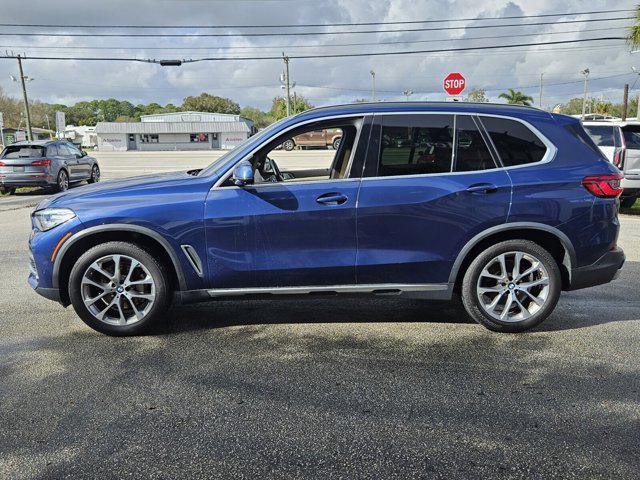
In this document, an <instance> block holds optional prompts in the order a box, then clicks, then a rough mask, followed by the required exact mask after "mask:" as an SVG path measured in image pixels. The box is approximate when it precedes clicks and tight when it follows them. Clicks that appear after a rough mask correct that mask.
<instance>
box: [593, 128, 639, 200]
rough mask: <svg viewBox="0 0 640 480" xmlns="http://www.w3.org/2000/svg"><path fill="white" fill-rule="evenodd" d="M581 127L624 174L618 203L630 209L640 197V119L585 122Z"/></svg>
mask: <svg viewBox="0 0 640 480" xmlns="http://www.w3.org/2000/svg"><path fill="white" fill-rule="evenodd" d="M583 126H584V129H585V130H586V132H587V133H588V134H589V136H590V137H591V138H592V139H593V141H594V142H595V144H596V145H597V146H598V148H599V149H600V150H601V151H602V153H603V154H604V155H605V156H606V157H607V159H608V160H609V161H610V162H611V163H613V164H614V165H615V166H616V167H618V168H619V169H620V170H621V171H622V173H624V179H623V180H622V188H623V189H624V190H623V192H622V196H621V197H620V205H621V206H622V207H623V208H631V207H632V206H633V204H634V203H635V201H636V200H637V199H638V197H639V196H640V122H622V121H620V120H608V119H604V120H600V121H593V122H584V123H583Z"/></svg>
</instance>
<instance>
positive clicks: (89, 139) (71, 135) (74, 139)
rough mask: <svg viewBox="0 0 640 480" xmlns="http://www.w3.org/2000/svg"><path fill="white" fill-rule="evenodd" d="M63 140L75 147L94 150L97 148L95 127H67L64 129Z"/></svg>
mask: <svg viewBox="0 0 640 480" xmlns="http://www.w3.org/2000/svg"><path fill="white" fill-rule="evenodd" d="M64 138H66V139H67V140H69V141H70V142H71V143H73V144H74V145H75V146H76V147H83V148H95V147H97V146H98V136H97V135H96V127H89V126H86V125H81V126H79V127H76V126H75V125H67V126H66V127H65V128H64Z"/></svg>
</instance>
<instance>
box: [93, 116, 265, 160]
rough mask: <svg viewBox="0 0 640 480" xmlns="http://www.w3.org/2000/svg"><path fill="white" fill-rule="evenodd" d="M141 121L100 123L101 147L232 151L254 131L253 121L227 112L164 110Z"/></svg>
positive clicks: (146, 149)
mask: <svg viewBox="0 0 640 480" xmlns="http://www.w3.org/2000/svg"><path fill="white" fill-rule="evenodd" d="M140 120H141V121H140V122H99V123H98V125H97V126H96V135H97V137H98V150H101V151H127V150H143V151H158V150H211V149H222V150H231V149H232V148H234V147H236V146H237V145H238V144H240V143H242V142H243V141H244V140H246V139H247V138H248V137H249V136H251V135H252V134H253V133H254V125H253V122H252V121H251V120H249V119H246V118H244V117H241V116H240V115H230V114H224V113H208V112H176V113H162V114H156V115H142V116H141V117H140Z"/></svg>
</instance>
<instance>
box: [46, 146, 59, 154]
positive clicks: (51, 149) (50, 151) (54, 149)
mask: <svg viewBox="0 0 640 480" xmlns="http://www.w3.org/2000/svg"><path fill="white" fill-rule="evenodd" d="M47 156H48V157H56V156H58V147H56V146H55V145H49V146H48V147H47Z"/></svg>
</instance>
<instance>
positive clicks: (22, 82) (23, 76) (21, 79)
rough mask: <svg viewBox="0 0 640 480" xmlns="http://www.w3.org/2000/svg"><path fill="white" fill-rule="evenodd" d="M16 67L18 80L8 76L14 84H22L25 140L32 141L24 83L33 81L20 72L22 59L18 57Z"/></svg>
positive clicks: (29, 114)
mask: <svg viewBox="0 0 640 480" xmlns="http://www.w3.org/2000/svg"><path fill="white" fill-rule="evenodd" d="M17 58H18V67H19V69H20V78H19V79H18V78H16V77H14V76H13V75H9V76H10V77H11V80H13V81H14V82H16V83H18V82H20V83H21V84H22V98H23V99H24V112H25V115H26V118H27V138H28V140H29V141H32V140H33V133H32V131H31V113H30V112H29V100H28V98H27V86H26V84H25V82H31V81H33V78H30V77H27V76H26V75H25V74H24V71H23V70H22V57H21V56H20V55H18V57H17Z"/></svg>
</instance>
